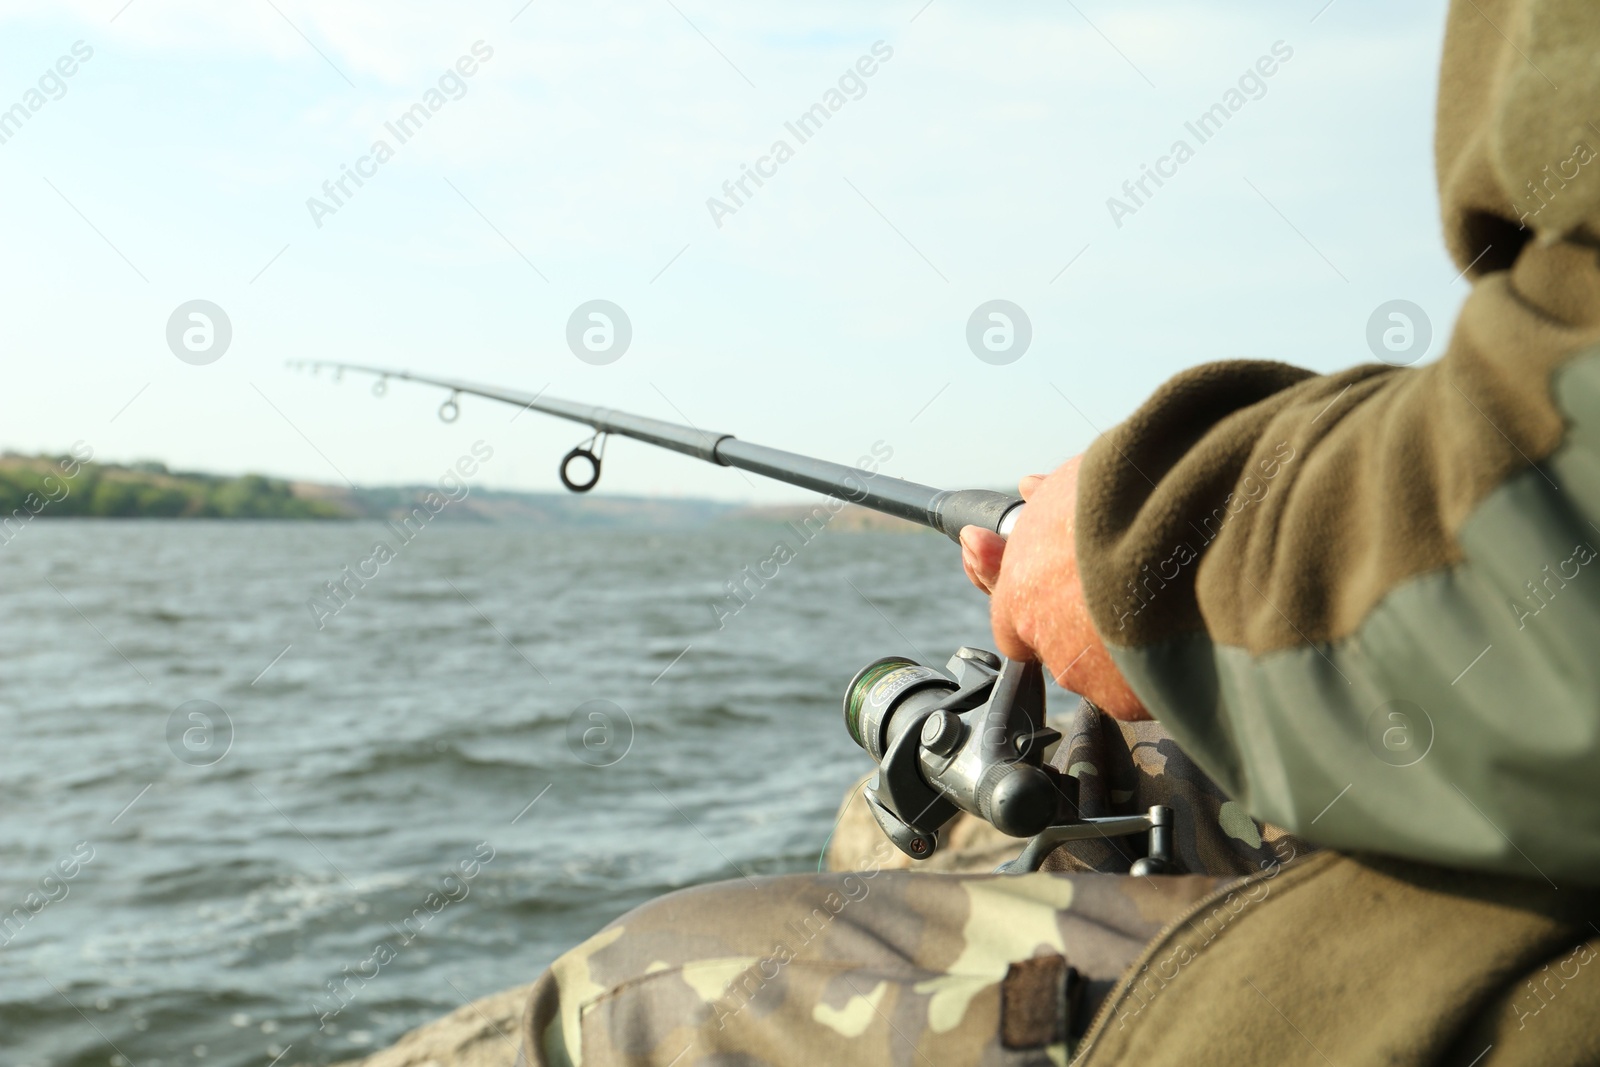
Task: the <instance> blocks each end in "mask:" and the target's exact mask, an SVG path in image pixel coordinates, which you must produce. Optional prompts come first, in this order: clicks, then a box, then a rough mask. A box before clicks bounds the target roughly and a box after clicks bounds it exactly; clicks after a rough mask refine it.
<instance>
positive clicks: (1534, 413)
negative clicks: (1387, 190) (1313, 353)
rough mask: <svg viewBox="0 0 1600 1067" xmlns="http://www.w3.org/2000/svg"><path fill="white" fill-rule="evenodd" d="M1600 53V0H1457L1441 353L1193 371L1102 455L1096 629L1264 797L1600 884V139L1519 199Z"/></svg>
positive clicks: (1392, 841) (1286, 810) (1285, 815)
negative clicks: (1423, 359) (1449, 262)
mask: <svg viewBox="0 0 1600 1067" xmlns="http://www.w3.org/2000/svg"><path fill="white" fill-rule="evenodd" d="M1489 19H1495V20H1496V21H1497V22H1499V23H1500V24H1501V27H1502V28H1503V29H1504V30H1505V32H1506V33H1507V34H1509V35H1511V36H1510V37H1509V38H1503V37H1500V36H1497V35H1496V31H1495V30H1494V29H1493V27H1492V26H1491V25H1490V23H1489ZM1563 20H1565V21H1563ZM1513 40H1514V41H1515V43H1513ZM1575 42H1576V43H1575ZM1597 53H1600V20H1597V19H1595V18H1594V17H1593V14H1592V11H1591V10H1590V9H1589V8H1587V7H1586V6H1585V5H1581V4H1576V3H1573V2H1570V0H1521V2H1519V0H1499V2H1495V3H1490V2H1487V0H1478V2H1477V3H1476V4H1469V3H1465V2H1459V0H1458V2H1457V3H1455V4H1453V6H1452V11H1451V21H1450V29H1449V35H1448V37H1447V43H1446V51H1445V63H1444V75H1443V89H1442V91H1441V105H1440V129H1439V136H1438V157H1439V158H1438V165H1439V171H1440V180H1441V189H1442V190H1443V197H1442V199H1443V208H1444V217H1445V221H1446V229H1447V235H1448V238H1449V241H1450V244H1451V248H1452V252H1453V254H1454V255H1455V256H1456V258H1457V260H1458V262H1459V265H1460V266H1461V267H1462V268H1463V269H1464V273H1465V276H1466V277H1467V278H1468V279H1469V280H1470V281H1471V283H1472V286H1473V288H1472V292H1471V294H1470V295H1469V297H1468V299H1467V301H1466V303H1465V305H1464V306H1463V309H1462V312H1461V315H1460V318H1459V320H1458V322H1457V324H1456V328H1455V331H1454V334H1453V336H1452V337H1451V339H1450V343H1449V345H1448V347H1447V349H1446V351H1445V353H1444V355H1443V356H1442V357H1441V358H1440V359H1439V360H1438V361H1437V362H1434V363H1432V364H1430V365H1427V366H1424V367H1421V368H1395V367H1388V366H1383V365H1376V366H1364V367H1358V368H1355V369H1352V370H1349V371H1346V372H1343V373H1340V374H1334V375H1327V376H1318V375H1313V374H1310V373H1308V372H1306V371H1301V370H1296V369H1294V368H1292V367H1288V366H1285V365H1283V364H1277V363H1257V362H1235V363H1220V364H1212V365H1208V366H1203V367H1199V368H1197V369H1195V370H1192V371H1189V372H1187V373H1185V374H1183V375H1180V376H1179V377H1177V378H1175V379H1173V380H1172V381H1170V382H1168V383H1167V384H1166V385H1165V386H1163V387H1162V388H1161V389H1160V390H1159V391H1158V392H1157V393H1156V394H1155V395H1154V396H1153V397H1152V398H1151V399H1150V400H1149V402H1147V403H1146V404H1145V405H1144V406H1143V407H1142V408H1141V409H1140V410H1139V411H1137V412H1136V413H1135V414H1134V415H1133V416H1132V417H1131V418H1130V419H1128V420H1127V421H1126V422H1125V423H1123V424H1122V425H1121V426H1119V427H1117V428H1116V429H1114V430H1113V431H1112V432H1110V433H1108V434H1106V435H1104V436H1103V437H1102V438H1101V439H1099V440H1098V441H1096V442H1095V444H1094V446H1093V447H1092V448H1091V449H1090V451H1089V453H1088V455H1087V456H1086V457H1085V459H1084V463H1083V467H1082V471H1081V474H1080V489H1079V493H1080V495H1079V504H1078V519H1077V541H1078V553H1079V566H1080V570H1081V574H1082V579H1083V586H1084V593H1085V596H1086V598H1087V600H1088V603H1089V607H1090V610H1091V612H1092V614H1093V617H1094V620H1095V624H1096V627H1097V628H1098V629H1099V631H1100V633H1101V635H1102V636H1103V637H1104V638H1105V640H1106V642H1107V644H1108V646H1109V647H1110V649H1111V652H1112V656H1113V658H1114V659H1115V660H1116V662H1117V664H1118V666H1119V667H1120V668H1121V670H1122V671H1123V673H1124V674H1125V675H1126V676H1127V678H1128V681H1129V683H1130V684H1131V685H1132V686H1133V688H1134V690H1135V692H1137V693H1138V694H1139V695H1140V697H1141V698H1142V699H1143V700H1144V701H1145V703H1146V704H1147V705H1148V706H1149V707H1150V709H1151V711H1152V712H1153V713H1154V714H1155V715H1156V716H1157V718H1159V719H1161V720H1162V722H1163V723H1164V724H1165V725H1166V727H1167V728H1168V729H1169V730H1170V731H1171V732H1172V733H1173V735H1174V736H1175V737H1176V738H1177V739H1178V740H1179V741H1180V743H1182V744H1183V745H1184V746H1185V748H1186V749H1188V750H1189V751H1190V753H1191V754H1192V755H1193V756H1194V757H1195V758H1196V760H1197V761H1198V762H1200V763H1201V765H1202V766H1204V767H1205V768H1206V770H1207V771H1209V772H1210V773H1211V774H1213V775H1214V776H1215V777H1216V778H1217V780H1218V781H1219V782H1220V783H1221V784H1222V785H1223V787H1224V788H1225V789H1227V790H1229V792H1230V793H1232V794H1233V795H1234V796H1235V797H1236V798H1238V799H1239V800H1240V801H1241V802H1242V803H1244V804H1245V806H1246V807H1247V808H1248V809H1249V810H1250V812H1251V814H1252V815H1254V816H1256V817H1257V818H1259V819H1263V820H1265V821H1268V822H1271V823H1275V824H1277V825H1280V826H1282V827H1284V828H1286V829H1288V830H1290V831H1292V832H1294V833H1299V834H1302V835H1304V836H1306V837H1308V838H1310V839H1312V840H1315V841H1318V842H1320V843H1323V844H1327V845H1332V846H1335V847H1339V848H1344V849H1350V850H1372V851H1380V852H1388V853H1393V854H1397V855H1403V856H1408V857H1412V858H1417V859H1423V860H1429V861H1434V862H1442V863H1449V864H1453V865H1460V866H1469V867H1479V868H1483V869H1492V870H1500V871H1506V872H1511V873H1518V874H1522V875H1526V876H1528V877H1548V878H1552V879H1556V880H1559V879H1560V878H1562V877H1577V878H1581V879H1583V880H1587V881H1600V795H1597V794H1596V793H1595V790H1594V787H1593V782H1594V768H1595V767H1596V766H1597V765H1600V562H1597V557H1596V546H1600V525H1597V524H1600V253H1597V248H1600V241H1597V240H1596V239H1595V237H1594V235H1595V234H1596V233H1600V225H1596V223H1597V221H1600V161H1597V162H1593V163H1592V165H1591V164H1588V163H1585V164H1582V165H1581V167H1583V168H1587V169H1586V170H1582V172H1581V173H1579V174H1578V175H1577V176H1576V177H1574V178H1572V179H1571V180H1568V181H1566V182H1565V184H1564V185H1563V186H1562V187H1561V188H1560V189H1559V190H1556V189H1555V187H1554V186H1553V185H1552V186H1550V187H1549V188H1550V189H1551V190H1554V191H1555V192H1559V193H1560V196H1554V195H1553V194H1552V195H1551V198H1550V199H1549V200H1548V201H1546V202H1544V208H1543V209H1541V210H1537V211H1534V210H1530V209H1529V208H1528V205H1527V204H1526V203H1524V202H1523V201H1522V200H1519V195H1522V196H1529V195H1531V194H1528V193H1527V192H1526V190H1524V188H1523V187H1524V186H1525V185H1528V186H1531V185H1532V179H1533V178H1535V177H1538V176H1539V175H1540V169H1539V167H1536V166H1534V165H1533V164H1534V161H1536V160H1538V159H1539V156H1540V153H1554V152H1556V151H1557V149H1556V148H1555V147H1553V146H1557V145H1560V144H1561V141H1562V139H1564V138H1568V137H1573V138H1576V137H1577V136H1578V135H1577V134H1576V133H1574V132H1573V130H1574V128H1575V127H1582V126H1583V124H1584V120H1583V116H1582V114H1581V112H1582V110H1583V109H1587V111H1588V113H1589V114H1594V115H1600V66H1597V65H1596V64H1594V63H1593V56H1594V55H1595V54H1597ZM1533 62H1537V63H1538V64H1539V66H1540V67H1542V68H1544V73H1545V74H1547V75H1550V76H1551V77H1553V78H1555V79H1556V82H1557V83H1559V85H1560V88H1559V89H1556V88H1555V87H1554V86H1553V85H1552V86H1546V87H1545V88H1544V89H1542V90H1541V89H1540V88H1539V85H1540V84H1542V81H1541V80H1540V78H1539V75H1538V74H1537V73H1535V72H1534V71H1533V70H1532V69H1531V68H1530V67H1529V66H1528V64H1529V63H1533ZM1589 136H1590V141H1589V142H1585V143H1584V145H1583V148H1584V149H1585V150H1586V151H1588V158H1589V159H1595V154H1594V153H1593V152H1592V151H1589V146H1590V145H1591V144H1593V145H1600V130H1593V131H1591V133H1590V135H1589ZM1583 154H1584V153H1583V152H1579V151H1577V150H1576V149H1575V148H1574V146H1573V142H1571V141H1568V142H1567V146H1566V147H1565V148H1562V149H1560V152H1559V154H1552V155H1549V157H1548V158H1549V159H1550V160H1551V161H1552V163H1553V164H1554V163H1556V162H1558V161H1562V160H1566V161H1568V163H1569V166H1568V168H1567V169H1566V170H1563V171H1560V173H1563V174H1565V173H1571V167H1572V166H1580V165H1579V164H1576V163H1574V162H1572V161H1574V160H1576V159H1577V158H1579V157H1580V156H1581V155H1583ZM1524 172H1526V173H1527V179H1528V180H1527V181H1523V180H1521V176H1522V174H1523V173H1524ZM1534 203H1539V201H1534ZM1557 205H1559V207H1560V210H1559V211H1557V210H1555V209H1556V206H1557Z"/></svg>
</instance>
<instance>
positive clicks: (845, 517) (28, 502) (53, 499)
mask: <svg viewBox="0 0 1600 1067" xmlns="http://www.w3.org/2000/svg"><path fill="white" fill-rule="evenodd" d="M73 470H75V471H76V474H75V475H74V476H73V477H70V478H69V477H66V476H65V474H64V472H67V471H73ZM436 492H438V487H437V486H429V485H403V486H377V487H369V488H356V489H351V488H350V487H349V486H343V485H330V484H326V483H322V482H298V481H289V480H285V479H281V478H268V477H265V476H263V475H259V474H245V475H239V476H227V475H217V474H206V473H203V472H199V471H172V470H168V469H167V467H166V465H165V464H162V463H155V462H148V463H131V464H118V463H83V464H76V463H74V462H73V461H72V460H71V459H70V458H69V457H65V456H23V455H18V454H15V453H5V454H3V455H0V519H3V518H4V517H5V516H8V515H11V514H13V513H14V512H17V511H18V510H19V509H20V510H21V511H22V512H23V513H25V514H31V513H37V514H38V516H39V517H40V518H68V517H87V518H200V519H322V520H340V519H343V520H351V519H398V518H401V517H403V516H405V515H407V514H409V513H410V512H411V510H412V508H414V507H418V506H420V505H422V502H423V500H424V498H425V497H427V495H428V494H429V493H436ZM30 494H31V496H30ZM41 502H42V503H43V506H42V507H40V503H41ZM822 503H823V502H822V500H821V498H818V501H817V503H816V504H794V505H780V506H747V505H739V504H725V503H721V502H718V501H714V500H700V499H694V498H673V497H628V496H593V495H584V496H580V495H577V494H573V493H521V492H510V491H506V490H499V489H480V488H476V487H474V488H472V489H471V491H470V492H469V493H468V494H467V496H465V497H464V498H462V499H460V500H458V501H456V502H454V503H452V504H451V505H450V506H449V507H447V508H445V509H444V510H443V511H441V512H440V513H439V515H438V518H439V519H443V520H446V521H450V522H491V523H528V524H530V525H537V526H564V527H567V526H573V527H593V528H612V529H684V528H694V527H702V526H707V525H709V524H712V523H724V522H746V523H760V524H779V523H784V522H795V523H800V522H802V521H803V520H804V519H805V518H806V517H807V516H812V515H813V514H814V509H815V508H817V507H818V506H820V505H821V504H822ZM825 513H826V512H824V514H825ZM815 522H816V520H815V519H814V520H813V524H815ZM827 525H828V527H829V528H830V529H836V530H908V531H909V530H920V529H922V527H920V526H917V525H916V524H915V523H910V522H906V521H904V520H902V519H896V518H891V517H890V516H887V515H879V514H878V513H876V512H872V511H867V510H866V509H864V508H859V507H856V506H855V505H853V504H847V505H846V506H845V507H844V508H843V509H841V510H840V511H839V513H838V514H837V515H835V516H833V517H832V519H831V520H830V521H829V522H828V523H827Z"/></svg>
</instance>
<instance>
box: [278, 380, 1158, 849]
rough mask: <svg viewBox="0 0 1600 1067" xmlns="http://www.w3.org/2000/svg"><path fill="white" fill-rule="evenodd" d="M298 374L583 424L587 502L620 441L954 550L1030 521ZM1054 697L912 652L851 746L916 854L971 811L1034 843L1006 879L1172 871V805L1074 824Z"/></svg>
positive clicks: (1004, 509) (898, 661) (761, 461)
mask: <svg viewBox="0 0 1600 1067" xmlns="http://www.w3.org/2000/svg"><path fill="white" fill-rule="evenodd" d="M289 366H290V367H298V368H302V369H303V368H306V367H309V368H310V369H311V372H312V373H313V374H315V373H317V372H318V371H320V370H322V368H324V367H327V368H330V369H332V370H333V372H334V377H335V380H338V379H339V378H341V377H342V376H343V374H344V372H346V371H352V372H355V373H357V374H370V375H372V376H373V377H374V378H375V379H376V380H375V381H374V382H373V383H372V392H373V395H374V396H383V395H384V394H385V393H386V392H387V391H388V388H389V381H390V380H391V379H393V380H396V381H404V382H416V383H418V384H420V385H431V386H435V387H437V388H440V389H448V390H450V397H449V399H447V400H446V401H445V402H444V403H443V404H441V405H440V406H439V418H440V419H442V420H444V421H445V422H454V421H456V419H457V418H459V417H460V415H461V397H462V395H463V394H470V395H472V396H481V397H484V398H486V399H489V400H498V401H501V402H503V403H506V404H515V405H517V406H518V407H520V408H522V409H523V410H525V411H538V412H542V413H544V414H546V415H554V416H556V417H557V418H561V419H568V420H570V421H572V422H581V423H583V424H584V425H586V426H588V427H589V428H590V429H592V430H593V431H594V435H593V436H592V437H590V438H589V439H588V440H587V441H585V442H583V443H582V444H580V445H578V446H577V447H575V448H573V449H572V450H571V451H570V452H568V453H567V454H566V455H565V456H563V457H562V460H561V465H560V467H559V468H558V472H559V474H560V476H561V483H562V484H563V485H565V486H566V487H567V488H568V489H570V490H572V491H573V492H575V493H586V492H588V491H589V490H591V489H593V488H594V487H595V485H596V483H598V482H599V481H600V464H601V460H602V457H603V456H604V453H605V438H606V436H607V435H608V434H610V435H615V436H618V437H631V438H633V439H634V440H636V441H643V442H645V443H646V444H651V445H655V446H657V447H659V448H667V449H671V450H672V451H674V452H682V453H684V454H685V455H689V456H693V457H695V458H696V459H701V460H705V461H706V462H708V463H715V464H717V465H718V466H722V467H737V468H739V469H741V470H747V471H750V472H751V473H754V474H760V475H764V476H765V477H768V478H773V479H776V480H777V481H780V482H787V483H788V484H790V485H798V486H800V487H802V488H804V489H811V490H815V491H816V492H819V493H826V494H829V495H838V496H843V497H845V498H846V499H848V500H850V501H852V502H854V503H856V504H859V505H860V506H862V507H864V508H870V509H872V510H873V511H880V512H883V513H884V514H886V515H894V516H897V517H899V518H902V519H909V520H911V521H912V522H915V523H920V524H922V525H923V526H930V527H932V528H933V529H935V530H938V531H939V532H940V533H943V534H944V535H946V536H947V537H949V538H950V539H951V540H953V541H959V540H960V539H961V531H962V529H963V528H964V527H967V526H981V527H982V528H984V529H986V530H992V531H994V532H995V533H998V534H999V535H1000V536H1002V537H1008V536H1009V535H1010V533H1011V530H1012V528H1013V527H1014V526H1015V524H1016V521H1017V518H1018V517H1019V516H1020V515H1021V514H1022V508H1023V502H1022V500H1021V499H1019V498H1017V497H1013V496H1007V495H1006V494H1005V493H996V492H993V491H991V490H988V489H956V490H949V489H935V488H933V487H931V486H927V485H919V484H918V483H916V482H907V481H902V480H901V479H899V478H890V477H887V476H885V475H881V474H872V473H869V472H867V471H864V470H861V469H860V468H857V467H847V466H845V465H844V464H842V463H831V462H829V461H827V460H822V459H814V458H813V457H811V456H802V455H800V454H799V453H796V452H785V451H783V450H781V449H777V448H768V447H767V446H765V445H757V444H751V443H750V442H748V441H741V440H739V439H738V438H736V437H734V436H733V435H732V434H726V433H709V432H707V431H705V430H702V429H700V428H699V427H696V426H683V425H679V424H678V423H672V422H664V421H662V420H661V419H652V418H647V417H645V416H643V415H631V414H629V413H628V412H625V411H616V410H613V409H611V408H602V407H594V406H592V405H589V404H577V403H573V402H572V401H570V400H557V399H556V398H554V397H546V396H545V395H544V393H543V391H540V392H538V393H523V392H518V391H517V390H514V389H501V388H498V387H495V386H488V385H479V384H477V383H474V382H463V381H457V380H456V379H453V378H434V377H430V376H427V375H422V374H412V373H411V372H410V371H404V370H392V369H389V368H386V367H368V366H364V365H361V364H357V363H336V362H326V361H322V360H315V361H290V363H289ZM580 459H581V460H584V461H586V462H587V463H588V464H589V466H590V471H589V474H588V477H587V478H585V479H584V480H582V481H579V480H576V479H574V478H573V477H572V474H571V471H570V470H569V468H570V467H571V466H572V464H573V463H574V462H575V461H577V460H580ZM1044 688H1045V687H1044V673H1043V671H1042V669H1041V668H1040V666H1039V664H1037V663H1025V662H1022V661H1019V660H1011V659H1004V658H1002V657H1000V656H997V655H995V654H994V653H993V652H989V651H987V650H985V649H980V648H961V649H958V650H957V651H956V654H955V655H953V656H951V657H950V659H949V660H948V661H947V662H946V663H945V664H944V665H943V669H942V670H941V669H939V668H935V667H931V666H927V665H924V664H921V663H917V662H915V661H913V660H909V659H905V658H904V657H900V656H889V657H885V658H883V659H879V660H874V661H873V662H872V663H869V664H867V666H865V667H863V668H862V669H861V670H860V671H858V672H857V673H856V676H855V677H854V678H853V679H851V681H850V684H849V685H848V686H846V688H845V697H844V720H845V727H846V729H848V730H849V733H850V737H851V740H853V741H855V743H856V744H857V745H859V746H861V748H862V749H864V750H865V751H866V753H867V754H868V755H869V756H871V757H872V760H873V762H874V763H875V764H876V765H877V768H878V774H877V775H876V777H874V778H873V779H872V781H871V782H870V783H868V785H867V787H866V788H865V790H863V796H864V797H865V799H866V804H867V809H868V810H869V811H870V812H871V813H872V817H873V818H874V819H875V820H877V823H878V825H879V826H880V827H881V828H882V829H883V832H884V834H885V835H886V836H887V837H888V838H889V840H890V841H892V842H893V843H894V844H895V846H896V847H898V848H899V849H900V850H901V851H902V852H904V853H905V854H906V855H908V856H910V857H912V858H913V859H919V860H922V859H927V858H929V857H930V856H932V855H933V854H934V853H935V852H936V851H937V850H938V848H939V845H940V834H941V831H942V830H943V828H944V827H945V825H946V824H948V823H949V822H950V820H952V819H953V818H955V817H956V815H957V814H958V813H959V812H963V811H964V812H967V813H968V814H971V815H975V816H977V817H978V818H980V819H983V820H984V821H986V822H988V823H989V824H991V825H992V826H994V827H995V829H997V830H999V831H1000V832H1002V833H1004V834H1008V835H1010V836H1012V837H1018V838H1022V837H1027V838H1032V840H1031V841H1030V842H1029V844H1028V845H1027V847H1026V848H1024V849H1023V851H1022V854H1021V855H1020V856H1018V857H1017V858H1016V859H1014V860H1012V861H1011V862H1009V863H1007V864H1004V865H1002V866H1001V867H1000V871H1001V872H1004V873H1021V872H1024V871H1031V870H1038V869H1039V866H1040V864H1041V863H1042V862H1043V861H1044V859H1045V857H1046V856H1047V855H1048V854H1049V853H1050V851H1051V850H1052V849H1054V848H1055V847H1056V846H1057V845H1059V844H1061V843H1062V842H1064V841H1073V840H1084V839H1089V838H1105V837H1118V836H1123V835H1128V834H1139V833H1146V832H1148V834H1149V843H1148V846H1147V848H1146V854H1145V856H1144V857H1142V858H1140V859H1139V860H1138V861H1136V862H1135V863H1134V864H1133V866H1132V869H1131V873H1133V874H1160V873H1164V872H1166V871H1169V870H1171V869H1172V863H1173V846H1172V832H1173V829H1172V828H1173V819H1174V812H1173V809H1172V808H1170V807H1166V806H1162V805H1157V806H1155V807H1152V808H1150V809H1149V810H1148V811H1147V812H1143V813H1138V814H1130V815H1118V816H1109V817H1102V818H1092V819H1082V818H1073V817H1072V816H1073V814H1074V813H1075V810H1076V806H1077V805H1076V802H1075V801H1074V800H1073V797H1074V796H1075V795H1076V792H1077V779H1076V778H1074V777H1073V776H1071V775H1069V774H1066V773H1064V772H1062V771H1060V770H1057V769H1056V768H1054V767H1052V766H1049V765H1047V764H1046V763H1045V761H1044V751H1045V749H1046V748H1047V747H1048V746H1049V745H1051V744H1053V743H1055V742H1057V741H1059V740H1060V739H1061V734H1060V731H1057V730H1054V729H1052V728H1050V727H1049V726H1047V725H1046V723H1045V693H1044Z"/></svg>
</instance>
